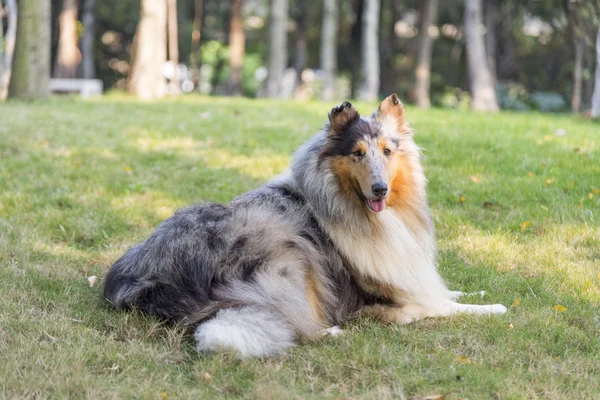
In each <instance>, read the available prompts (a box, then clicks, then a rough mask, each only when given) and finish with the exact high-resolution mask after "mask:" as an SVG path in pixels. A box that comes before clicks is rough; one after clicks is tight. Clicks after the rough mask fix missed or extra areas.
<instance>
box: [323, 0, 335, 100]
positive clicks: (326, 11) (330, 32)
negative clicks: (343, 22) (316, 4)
mask: <svg viewBox="0 0 600 400" xmlns="http://www.w3.org/2000/svg"><path fill="white" fill-rule="evenodd" d="M337 2H338V0H325V1H324V2H323V25H322V26H321V70H322V71H323V96H322V98H323V100H326V101H329V100H333V99H334V98H335V74H336V68H337V29H338V17H339V14H338V4H337Z"/></svg>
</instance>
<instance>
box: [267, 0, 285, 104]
mask: <svg viewBox="0 0 600 400" xmlns="http://www.w3.org/2000/svg"><path fill="white" fill-rule="evenodd" d="M288 7H289V3H288V0H271V22H270V26H269V62H268V69H269V74H268V76H267V97H271V98H277V97H281V96H282V85H281V83H282V79H283V72H284V71H285V68H286V67H287V22H288Z"/></svg>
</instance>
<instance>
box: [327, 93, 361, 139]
mask: <svg viewBox="0 0 600 400" xmlns="http://www.w3.org/2000/svg"><path fill="white" fill-rule="evenodd" d="M359 117H360V115H359V114H358V111H356V108H354V107H353V106H352V104H350V103H349V102H347V101H345V102H343V103H342V104H340V105H339V106H336V107H333V108H332V109H331V111H330V112H329V134H330V135H336V134H338V133H340V132H341V131H342V130H343V129H344V127H346V125H348V124H349V123H350V122H352V121H355V120H357V119H358V118H359Z"/></svg>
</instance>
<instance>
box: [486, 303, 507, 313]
mask: <svg viewBox="0 0 600 400" xmlns="http://www.w3.org/2000/svg"><path fill="white" fill-rule="evenodd" d="M489 310H490V314H504V313H506V311H508V309H507V308H506V307H505V306H503V305H502V304H492V305H490V306H489Z"/></svg>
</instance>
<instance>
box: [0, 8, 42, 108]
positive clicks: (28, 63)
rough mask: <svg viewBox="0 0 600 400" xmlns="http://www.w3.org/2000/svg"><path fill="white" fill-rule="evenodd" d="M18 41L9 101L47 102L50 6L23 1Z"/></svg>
mask: <svg viewBox="0 0 600 400" xmlns="http://www.w3.org/2000/svg"><path fill="white" fill-rule="evenodd" d="M18 7H19V9H18V16H17V39H16V42H17V43H18V44H19V45H18V46H16V48H15V56H14V60H13V68H12V76H11V79H10V87H9V90H8V95H9V97H14V98H18V99H37V98H46V97H48V96H49V95H50V89H49V86H48V80H49V79H50V47H51V44H50V37H51V36H50V33H51V32H50V26H51V23H50V12H51V11H50V2H49V1H47V0H20V1H19V5H18Z"/></svg>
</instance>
